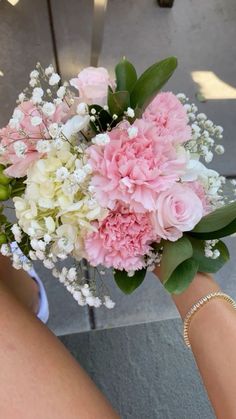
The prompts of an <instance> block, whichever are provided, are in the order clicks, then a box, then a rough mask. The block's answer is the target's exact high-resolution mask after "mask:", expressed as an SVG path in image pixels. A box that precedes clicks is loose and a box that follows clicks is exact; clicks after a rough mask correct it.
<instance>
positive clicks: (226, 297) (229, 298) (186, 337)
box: [183, 292, 236, 348]
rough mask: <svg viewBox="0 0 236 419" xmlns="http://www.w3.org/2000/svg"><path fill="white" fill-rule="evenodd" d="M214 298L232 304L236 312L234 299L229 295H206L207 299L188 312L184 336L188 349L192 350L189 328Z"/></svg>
mask: <svg viewBox="0 0 236 419" xmlns="http://www.w3.org/2000/svg"><path fill="white" fill-rule="evenodd" d="M214 298H222V299H223V300H225V301H227V302H228V303H230V304H231V305H232V307H233V308H234V309H235V310H236V302H235V301H234V300H233V298H231V297H230V296H229V295H227V294H224V293H223V292H212V293H210V294H208V295H206V296H205V297H202V298H200V300H199V301H198V302H197V303H196V304H194V305H193V306H192V307H191V308H190V310H189V311H188V313H187V314H186V316H185V319H184V331H183V335H184V342H185V343H186V346H187V347H188V348H191V344H190V341H189V336H188V331H189V326H190V323H191V321H192V319H193V317H194V316H195V314H196V313H197V312H198V310H199V309H200V308H202V307H203V306H204V305H205V304H207V303H208V302H209V301H211V300H212V299H214Z"/></svg>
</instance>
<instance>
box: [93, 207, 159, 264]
mask: <svg viewBox="0 0 236 419" xmlns="http://www.w3.org/2000/svg"><path fill="white" fill-rule="evenodd" d="M154 240H155V241H157V237H156V236H155V235H154V232H153V226H152V223H151V219H150V215H149V214H147V213H145V214H141V213H137V214H136V213H134V212H131V211H130V210H129V209H127V208H125V207H124V206H121V205H118V206H117V207H116V209H115V210H114V211H111V212H110V213H109V214H108V216H107V217H106V218H105V219H104V220H103V221H101V222H100V223H99V224H98V230H97V232H94V233H91V234H89V236H88V237H87V239H86V240H85V249H86V252H87V259H88V261H89V262H90V263H91V265H93V266H97V265H99V264H101V265H104V266H106V267H107V268H110V267H114V268H115V269H120V270H122V269H125V270H126V271H130V270H137V269H141V268H142V267H143V264H144V260H143V256H144V255H145V254H146V253H147V252H148V250H149V248H150V246H149V245H150V243H151V242H153V241H154Z"/></svg>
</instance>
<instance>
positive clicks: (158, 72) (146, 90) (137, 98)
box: [130, 57, 177, 116]
mask: <svg viewBox="0 0 236 419" xmlns="http://www.w3.org/2000/svg"><path fill="white" fill-rule="evenodd" d="M176 67H177V58H176V57H168V58H166V59H165V60H162V61H160V62H158V63H155V64H153V65H152V66H151V67H149V68H148V69H147V70H146V71H145V72H144V73H143V74H142V75H141V76H140V77H139V79H138V80H137V82H136V83H135V85H134V89H133V90H132V93H131V97H130V103H131V107H132V108H133V109H136V110H137V111H136V113H137V115H138V116H141V114H142V112H143V111H144V109H145V108H146V107H147V106H148V104H149V103H150V102H151V101H152V99H153V98H154V96H155V95H156V94H157V93H158V92H159V90H160V89H161V88H162V87H163V86H164V84H165V83H166V82H167V81H168V80H169V78H170V77H171V76H172V74H173V72H174V70H175V69H176Z"/></svg>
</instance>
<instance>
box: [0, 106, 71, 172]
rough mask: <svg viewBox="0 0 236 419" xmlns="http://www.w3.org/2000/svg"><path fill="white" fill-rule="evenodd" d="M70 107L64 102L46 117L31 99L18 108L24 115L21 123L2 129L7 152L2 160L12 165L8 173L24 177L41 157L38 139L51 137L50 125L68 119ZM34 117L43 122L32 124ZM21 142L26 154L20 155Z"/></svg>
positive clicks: (2, 139)
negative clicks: (38, 149) (17, 146)
mask: <svg viewBox="0 0 236 419" xmlns="http://www.w3.org/2000/svg"><path fill="white" fill-rule="evenodd" d="M67 110H68V107H67V106H66V105H65V104H64V103H62V104H60V105H57V106H56V109H55V112H54V114H53V115H52V116H51V117H46V116H45V115H44V114H43V113H42V112H41V111H40V108H38V107H37V106H36V105H34V104H33V102H31V101H25V102H23V103H21V104H20V105H19V106H18V107H17V108H16V109H15V112H16V111H20V112H21V113H22V116H21V117H20V118H19V125H18V126H17V127H11V124H10V123H9V124H8V125H7V126H6V127H5V128H2V129H1V130H0V145H1V146H3V147H5V152H4V153H3V154H1V156H0V162H1V163H3V164H6V165H10V166H9V167H8V168H7V169H6V171H5V172H6V174H7V175H9V176H12V177H23V176H25V175H26V172H27V170H28V168H29V165H31V164H32V163H33V162H34V161H36V160H38V159H39V158H40V156H41V155H40V153H38V151H37V150H36V145H37V142H38V140H41V139H47V138H49V133H48V129H47V128H48V126H49V125H50V124H51V123H53V122H58V123H59V122H61V121H64V120H65V119H66V114H67V113H66V111H67ZM32 117H37V118H41V119H42V122H41V123H40V124H38V125H33V124H32V120H31V118H32ZM19 142H21V144H22V143H23V144H24V145H25V148H26V150H25V154H24V155H23V156H19V155H17V153H16V149H15V147H16V144H17V143H19Z"/></svg>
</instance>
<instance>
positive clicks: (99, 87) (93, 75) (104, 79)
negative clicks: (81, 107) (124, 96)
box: [70, 67, 113, 106]
mask: <svg viewBox="0 0 236 419" xmlns="http://www.w3.org/2000/svg"><path fill="white" fill-rule="evenodd" d="M70 84H71V86H73V87H75V88H76V89H77V90H78V91H79V97H80V100H81V101H82V102H85V103H87V104H88V105H92V104H97V105H100V106H104V105H106V104H107V91H108V86H109V85H110V86H112V84H113V83H112V82H111V80H110V78H109V74H108V71H107V70H106V68H103V67H98V68H96V67H87V68H85V69H84V70H82V71H81V72H80V73H79V74H78V76H77V78H74V79H71V80H70Z"/></svg>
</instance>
